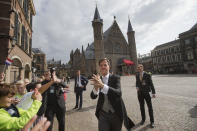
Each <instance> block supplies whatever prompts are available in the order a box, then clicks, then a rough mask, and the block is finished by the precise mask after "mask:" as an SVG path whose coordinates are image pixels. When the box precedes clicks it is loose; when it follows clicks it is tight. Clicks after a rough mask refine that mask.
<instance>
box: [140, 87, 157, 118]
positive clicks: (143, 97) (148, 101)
mask: <svg viewBox="0 0 197 131" xmlns="http://www.w3.org/2000/svg"><path fill="white" fill-rule="evenodd" d="M138 100H139V103H140V111H141V116H142V121H145V120H146V115H145V107H144V100H145V101H146V104H147V106H148V112H149V117H150V122H154V117H153V108H152V101H151V96H150V94H149V92H143V91H138Z"/></svg>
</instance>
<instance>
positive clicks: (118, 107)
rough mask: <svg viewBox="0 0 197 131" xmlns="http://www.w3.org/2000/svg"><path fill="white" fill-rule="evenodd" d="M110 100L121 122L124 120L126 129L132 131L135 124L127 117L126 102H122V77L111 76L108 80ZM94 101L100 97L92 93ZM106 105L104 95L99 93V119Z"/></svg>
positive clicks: (97, 114)
mask: <svg viewBox="0 0 197 131" xmlns="http://www.w3.org/2000/svg"><path fill="white" fill-rule="evenodd" d="M108 86H109V90H108V94H107V96H108V99H109V101H110V103H111V105H112V107H113V109H114V110H115V113H116V114H117V115H118V116H119V118H120V120H121V121H123V120H124V124H125V127H126V128H127V129H130V128H131V127H133V126H134V123H133V122H132V121H131V120H130V119H129V118H128V117H127V112H126V108H125V105H124V102H123V100H122V97H121V96H122V92H121V87H120V76H118V75H111V74H110V75H109V80H108ZM90 96H91V98H92V99H96V98H97V96H98V95H95V94H94V92H93V91H92V92H91V94H90ZM103 103H104V94H103V93H102V92H100V93H99V99H98V103H97V107H96V113H95V114H96V116H97V118H99V112H100V111H101V109H102V107H103Z"/></svg>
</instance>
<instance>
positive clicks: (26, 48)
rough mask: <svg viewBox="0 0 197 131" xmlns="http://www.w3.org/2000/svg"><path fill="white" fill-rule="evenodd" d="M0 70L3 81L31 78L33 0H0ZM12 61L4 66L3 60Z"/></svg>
mask: <svg viewBox="0 0 197 131" xmlns="http://www.w3.org/2000/svg"><path fill="white" fill-rule="evenodd" d="M0 10H1V11H0V44H1V48H0V72H3V71H4V72H5V74H6V78H5V82H7V83H10V82H14V81H16V80H18V79H24V78H28V79H31V77H32V72H31V64H32V54H31V53H32V51H31V48H32V33H33V30H32V18H33V16H35V14H36V12H35V7H34V3H33V0H0ZM6 58H9V59H11V60H12V61H13V63H12V64H11V66H8V67H5V60H6Z"/></svg>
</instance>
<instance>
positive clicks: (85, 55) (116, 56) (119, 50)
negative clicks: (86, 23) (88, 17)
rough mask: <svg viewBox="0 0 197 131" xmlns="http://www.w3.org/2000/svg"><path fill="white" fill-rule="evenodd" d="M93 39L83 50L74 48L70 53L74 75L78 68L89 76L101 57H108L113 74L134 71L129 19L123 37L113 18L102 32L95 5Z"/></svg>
mask: <svg viewBox="0 0 197 131" xmlns="http://www.w3.org/2000/svg"><path fill="white" fill-rule="evenodd" d="M92 27H93V33H94V41H93V42H92V43H91V44H90V45H89V44H88V46H87V48H86V49H85V50H84V49H83V46H82V50H81V51H80V49H76V50H75V51H71V53H70V61H69V64H70V65H71V72H72V74H73V75H74V74H75V72H76V70H78V69H80V70H81V73H82V74H84V75H86V76H91V75H92V74H93V73H97V72H98V61H99V59H101V58H104V57H106V58H108V59H109V60H110V64H111V72H113V73H115V74H120V75H124V74H131V73H135V70H136V65H137V52H136V43H135V31H134V30H133V28H132V26H131V23H130V20H129V22H128V30H127V37H128V42H127V40H126V39H125V37H124V35H123V33H122V31H121V30H120V28H119V25H118V23H117V21H116V19H115V18H114V21H113V23H112V25H111V26H110V27H109V28H108V29H107V30H106V31H105V32H103V19H101V17H100V14H99V11H98V9H97V7H96V9H95V14H94V18H93V21H92ZM124 59H126V60H130V61H133V62H134V63H135V64H133V65H128V64H127V63H124Z"/></svg>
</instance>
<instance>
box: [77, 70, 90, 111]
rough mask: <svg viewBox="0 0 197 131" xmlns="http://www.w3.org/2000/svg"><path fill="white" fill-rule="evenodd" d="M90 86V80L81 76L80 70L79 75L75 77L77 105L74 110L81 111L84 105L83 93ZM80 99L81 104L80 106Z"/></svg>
mask: <svg viewBox="0 0 197 131" xmlns="http://www.w3.org/2000/svg"><path fill="white" fill-rule="evenodd" d="M87 84H88V79H87V78H85V77H84V76H82V75H81V74H80V70H77V75H76V77H75V87H74V92H75V95H76V104H75V107H74V108H73V109H77V108H78V110H81V109H82V105H83V91H85V90H86V85H87ZM79 99H80V104H79Z"/></svg>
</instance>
